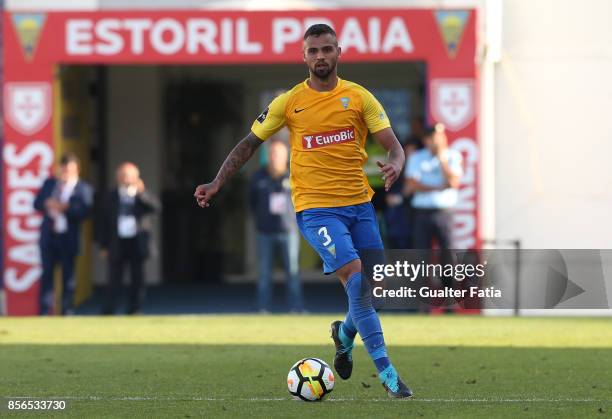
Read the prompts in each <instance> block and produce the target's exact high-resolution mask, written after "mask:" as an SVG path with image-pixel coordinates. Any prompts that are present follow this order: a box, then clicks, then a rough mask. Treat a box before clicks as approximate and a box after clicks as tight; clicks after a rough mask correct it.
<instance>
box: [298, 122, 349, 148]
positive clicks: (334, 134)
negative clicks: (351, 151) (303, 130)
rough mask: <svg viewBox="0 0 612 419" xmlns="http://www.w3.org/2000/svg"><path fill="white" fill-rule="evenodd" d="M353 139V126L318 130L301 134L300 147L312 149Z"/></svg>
mask: <svg viewBox="0 0 612 419" xmlns="http://www.w3.org/2000/svg"><path fill="white" fill-rule="evenodd" d="M348 141H355V128H352V127H350V128H341V129H338V130H334V131H327V132H319V133H316V134H308V135H303V136H302V149H303V150H312V149H315V148H320V147H327V146H329V145H333V144H339V143H346V142H348Z"/></svg>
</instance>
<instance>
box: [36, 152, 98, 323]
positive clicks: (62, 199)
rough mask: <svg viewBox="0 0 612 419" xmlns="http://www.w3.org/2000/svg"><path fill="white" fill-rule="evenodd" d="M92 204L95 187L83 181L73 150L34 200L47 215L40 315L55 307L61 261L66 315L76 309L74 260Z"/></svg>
mask: <svg viewBox="0 0 612 419" xmlns="http://www.w3.org/2000/svg"><path fill="white" fill-rule="evenodd" d="M92 203H93V193H92V189H91V187H90V186H89V185H88V184H87V183H85V182H83V181H81V180H79V161H78V159H77V157H76V156H75V155H74V154H72V153H66V154H64V155H63V156H62V158H61V160H60V165H59V170H58V176H57V177H55V176H52V177H50V178H48V179H47V180H46V181H45V182H44V184H43V186H42V188H41V189H40V191H39V192H38V195H37V196H36V199H35V200H34V208H35V209H36V210H38V211H41V212H42V213H43V214H44V216H43V222H42V225H41V227H40V257H41V262H42V268H43V274H42V278H41V281H40V297H39V303H40V314H43V315H44V314H49V313H50V312H51V310H52V308H53V305H54V295H53V273H54V271H55V266H56V265H57V264H58V263H59V264H61V267H62V281H63V292H62V314H73V312H74V301H73V300H74V289H75V287H76V280H75V277H74V263H75V258H76V256H77V255H78V253H79V242H80V236H81V231H80V230H81V229H80V225H81V222H82V221H83V220H84V219H85V218H86V217H87V216H88V215H89V213H90V210H91V207H92Z"/></svg>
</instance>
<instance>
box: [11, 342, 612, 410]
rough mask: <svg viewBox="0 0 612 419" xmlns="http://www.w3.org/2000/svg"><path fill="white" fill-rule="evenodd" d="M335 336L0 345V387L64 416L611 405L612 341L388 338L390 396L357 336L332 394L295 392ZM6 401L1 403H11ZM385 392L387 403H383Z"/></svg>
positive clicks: (325, 356)
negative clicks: (299, 373) (483, 342)
mask: <svg viewBox="0 0 612 419" xmlns="http://www.w3.org/2000/svg"><path fill="white" fill-rule="evenodd" d="M332 351H333V349H332V347H331V345H330V346H289V345H153V344H150V345H24V344H5V345H0V353H1V356H0V371H1V374H0V395H1V396H2V397H4V398H5V400H6V397H40V398H45V397H47V398H49V397H59V398H62V397H66V398H68V399H67V400H68V410H67V411H66V412H65V413H67V414H69V415H74V416H83V415H87V416H90V415H103V416H115V415H116V416H125V415H130V416H131V415H135V416H151V415H155V416H168V415H170V416H174V417H176V416H179V415H180V416H183V417H185V416H186V415H187V416H191V415H202V414H205V413H206V414H208V415H213V416H225V415H227V416H233V417H242V416H251V417H253V416H264V417H270V416H279V417H287V416H291V415H301V414H305V413H307V412H310V413H314V412H320V414H322V415H327V416H322V417H329V416H333V417H339V416H351V417H360V416H368V417H386V416H388V417H397V416H398V415H403V416H406V415H415V416H419V415H425V416H438V415H440V416H448V415H454V416H466V417H479V416H482V417H490V416H516V415H517V414H524V413H525V412H528V413H532V414H534V415H538V416H539V415H542V416H555V417H577V416H582V415H585V414H591V415H592V414H597V413H601V412H599V409H601V411H602V412H603V413H611V412H612V402H611V400H612V349H601V348H598V349H592V348H581V349H576V348H571V349H570V348H568V349H563V348H509V347H503V348H496V347H443V346H428V347H424V346H415V347H406V346H402V347H391V348H389V354H390V356H391V360H392V361H393V363H394V364H395V365H396V367H397V369H398V370H399V371H400V373H401V374H402V376H403V377H404V378H405V381H406V382H407V383H408V384H409V385H410V386H411V387H412V388H413V390H414V391H415V399H414V400H412V401H411V402H409V404H406V403H403V402H393V401H388V400H387V399H386V396H385V394H384V391H383V389H382V387H381V386H380V384H379V382H378V379H377V378H376V376H375V370H374V368H373V365H372V363H371V361H370V360H369V359H368V357H367V354H366V353H365V350H364V348H363V347H358V348H356V350H355V370H354V373H353V377H352V378H351V379H350V380H348V381H340V380H338V381H337V383H336V388H335V389H334V391H333V393H332V395H331V396H332V397H331V399H332V400H333V399H335V400H336V403H331V402H327V403H319V404H306V403H298V402H294V401H292V400H290V397H289V394H288V393H287V389H286V384H285V379H286V374H287V371H288V369H289V367H290V366H291V365H292V364H293V363H294V362H295V361H297V360H298V359H300V358H303V357H307V356H313V357H318V358H322V359H323V360H325V361H327V362H328V363H331V362H332V357H333V352H332ZM3 403H4V407H3V409H5V408H6V403H5V402H3ZM383 403H384V404H383Z"/></svg>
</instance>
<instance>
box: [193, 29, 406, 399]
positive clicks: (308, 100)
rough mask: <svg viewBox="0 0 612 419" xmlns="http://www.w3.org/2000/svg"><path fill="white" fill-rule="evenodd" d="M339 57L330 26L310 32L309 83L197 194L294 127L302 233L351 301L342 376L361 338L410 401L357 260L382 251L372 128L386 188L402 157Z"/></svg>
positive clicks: (256, 126)
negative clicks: (381, 152) (370, 175)
mask: <svg viewBox="0 0 612 419" xmlns="http://www.w3.org/2000/svg"><path fill="white" fill-rule="evenodd" d="M340 52H341V49H340V47H339V46H338V40H337V38H336V33H335V32H334V30H333V29H332V28H331V27H329V26H328V25H325V24H316V25H313V26H311V27H309V28H308V30H307V31H306V33H305V34H304V43H303V58H304V62H305V63H306V65H307V67H308V71H309V78H308V79H306V80H305V81H304V82H302V83H299V84H298V85H296V86H295V87H293V88H292V89H291V90H289V91H288V92H286V93H284V94H281V95H280V96H278V97H277V98H276V99H274V100H273V101H272V102H271V103H270V105H269V107H268V108H267V109H266V110H265V111H264V112H263V113H262V114H261V115H260V116H259V117H258V118H257V119H256V120H255V121H254V122H253V125H252V127H251V132H250V133H249V134H248V135H247V136H246V137H245V138H244V139H243V140H242V141H241V142H240V143H238V145H237V146H236V147H234V149H233V150H232V151H231V152H230V154H229V155H228V157H227V159H226V160H225V162H224V163H223V165H222V166H221V169H220V170H219V173H218V174H217V176H216V177H215V179H214V180H213V181H212V182H211V183H207V184H203V185H199V186H198V187H197V188H196V191H195V194H194V195H195V197H196V199H197V202H198V204H199V205H200V206H201V207H203V208H205V207H207V206H209V205H210V200H211V199H212V198H213V197H214V196H215V195H216V194H217V193H218V192H219V190H220V189H221V187H223V185H224V184H225V183H226V182H227V180H228V179H229V178H230V177H231V176H232V175H234V174H235V173H236V172H237V171H238V170H239V169H240V167H242V165H244V163H245V162H246V161H247V160H248V159H249V158H250V157H251V156H252V155H253V153H254V152H255V150H256V149H257V148H258V147H259V146H260V145H261V144H262V142H263V141H265V140H266V139H267V138H269V137H270V136H271V135H272V134H274V133H275V132H277V131H278V130H279V129H281V128H282V127H283V126H287V127H288V128H289V132H290V143H291V175H290V179H291V186H292V199H293V204H294V207H295V211H297V222H298V226H299V228H300V230H301V232H302V234H303V235H304V237H305V238H306V240H307V241H308V242H309V243H310V245H311V246H312V247H313V248H314V249H315V250H316V251H317V252H318V254H319V256H320V257H321V258H322V259H323V262H324V271H325V273H326V274H331V273H334V272H335V273H336V275H337V276H338V277H339V279H340V281H341V283H342V285H343V286H344V288H345V290H346V293H347V296H348V306H349V312H348V313H347V315H346V318H345V320H344V321H335V322H333V323H332V338H333V340H334V344H335V345H336V355H335V357H334V367H335V369H336V371H337V372H338V375H340V377H341V378H343V379H347V378H349V377H350V376H351V373H352V369H353V357H352V349H353V340H354V339H355V336H356V334H357V333H358V332H359V334H360V336H361V339H362V341H363V342H364V345H365V347H366V349H367V351H368V353H369V355H370V358H371V359H372V361H373V362H374V364H375V366H376V369H377V370H378V376H379V378H380V381H381V382H382V384H383V387H384V388H385V390H386V391H387V393H388V395H389V396H391V397H402V398H403V397H411V396H412V391H411V390H410V389H409V388H408V387H407V386H406V385H405V384H404V383H403V381H402V380H401V379H400V377H399V375H398V373H397V371H396V369H395V368H394V367H393V365H392V364H391V362H390V360H389V357H388V355H387V349H386V346H385V341H384V338H383V332H382V327H381V325H380V321H379V319H378V315H377V314H376V311H375V310H374V307H373V306H372V299H371V295H370V291H369V290H366V292H365V293H364V292H362V287H363V289H367V288H368V287H367V285H369V284H368V283H367V278H362V274H361V266H362V260H361V256H360V252H361V251H364V250H369V249H374V250H382V248H383V245H382V241H381V238H380V232H379V230H378V223H377V221H376V214H375V213H374V209H373V207H372V204H371V199H372V195H373V191H372V188H371V187H370V185H369V184H368V180H367V177H366V176H365V173H364V171H363V166H364V164H365V162H366V159H367V154H366V152H365V150H364V146H365V140H366V136H367V134H368V131H369V132H370V133H372V135H373V137H374V139H375V140H376V141H378V142H379V143H380V144H381V145H382V146H383V147H384V148H385V150H387V153H388V154H387V162H386V163H382V162H378V165H379V167H380V171H381V173H382V176H383V179H384V181H385V189H387V190H388V189H389V188H390V187H391V185H392V184H393V182H395V181H396V180H397V179H398V177H399V175H400V172H401V170H402V167H403V165H404V152H403V150H402V147H401V145H400V143H399V141H398V140H397V138H396V137H395V134H394V133H393V130H392V129H391V126H390V123H389V119H388V118H387V115H386V113H385V111H384V109H383V108H382V106H381V105H380V103H379V102H378V101H377V100H376V99H375V98H374V96H373V95H372V94H371V93H370V92H369V91H368V90H366V89H365V88H363V87H362V86H360V85H358V84H356V83H353V82H350V81H347V80H342V79H340V78H339V77H338V75H337V68H336V64H337V62H338V59H339V57H340Z"/></svg>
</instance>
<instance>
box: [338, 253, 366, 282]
mask: <svg viewBox="0 0 612 419" xmlns="http://www.w3.org/2000/svg"><path fill="white" fill-rule="evenodd" d="M358 272H361V260H359V259H355V260H352V261H350V262H349V263H347V264H346V265H344V266H342V267H341V268H340V269H338V270H337V271H336V274H337V275H338V278H340V282H342V285H344V286H346V282H347V281H348V279H349V278H350V277H351V275H353V274H355V273H358Z"/></svg>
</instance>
